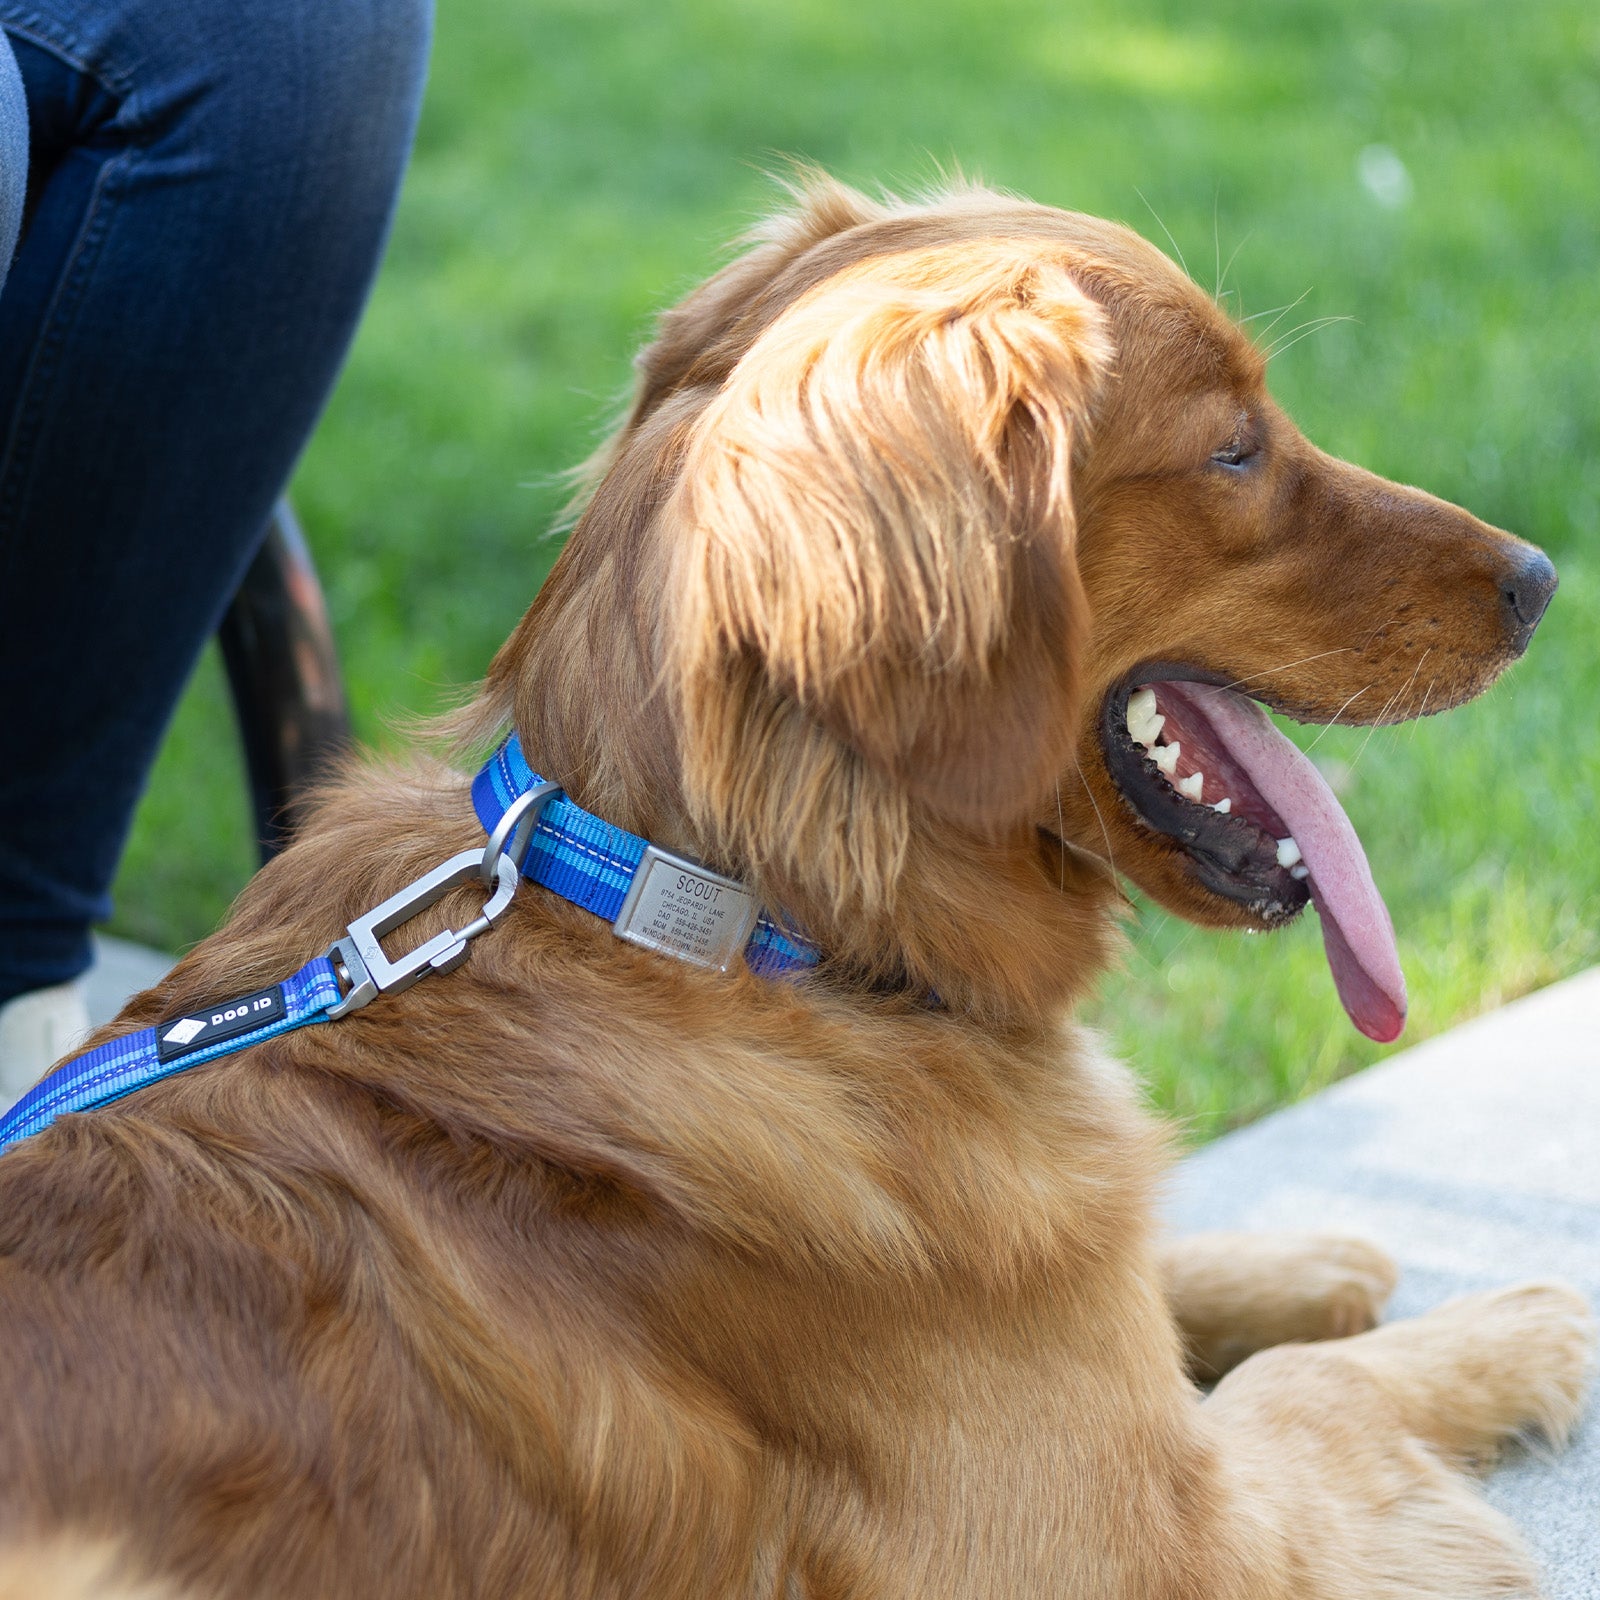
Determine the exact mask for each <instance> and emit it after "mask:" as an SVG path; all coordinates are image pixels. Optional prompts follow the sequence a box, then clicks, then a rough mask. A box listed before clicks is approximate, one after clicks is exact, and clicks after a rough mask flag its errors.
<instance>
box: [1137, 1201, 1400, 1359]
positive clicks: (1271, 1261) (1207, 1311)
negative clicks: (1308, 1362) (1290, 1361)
mask: <svg viewBox="0 0 1600 1600" xmlns="http://www.w3.org/2000/svg"><path fill="white" fill-rule="evenodd" d="M1159 1260H1160V1264H1161V1271H1162V1279H1163V1285H1164V1287H1165V1290H1166V1295H1167V1303H1168V1305H1169V1306H1170V1307H1171V1308H1172V1314H1173V1316H1174V1317H1175V1318H1176V1319H1177V1323H1178V1327H1179V1328H1180V1330H1181V1331H1182V1333H1183V1341H1184V1348H1185V1351H1186V1352H1187V1355H1188V1361H1189V1370H1190V1372H1191V1374H1192V1375H1193V1376H1194V1377H1195V1378H1196V1379H1197V1380H1199V1381H1200V1382H1203V1383H1210V1382H1214V1381H1215V1380H1216V1379H1218V1378H1220V1377H1221V1376H1222V1375H1223V1373H1225V1372H1229V1371H1231V1370H1232V1369H1233V1368H1234V1367H1236V1366H1238V1365H1239V1363H1240V1362H1241V1361H1243V1360H1244V1359H1245V1358H1246V1357H1247V1356H1251V1355H1254V1354H1255V1352H1256V1351H1257V1350H1265V1349H1266V1348H1267V1347H1268V1346H1270V1345H1275V1344H1305V1343H1308V1342H1311V1341H1313V1340H1318V1339H1342V1338H1345V1337H1346V1336H1348V1335H1350V1334H1353V1333H1363V1332H1365V1331H1366V1330H1367V1329H1368V1328H1370V1327H1372V1326H1374V1325H1375V1324H1376V1322H1377V1320H1378V1313H1379V1312H1380V1311H1381V1310H1382V1309H1383V1306H1384V1303H1385V1302H1386V1301H1387V1300H1388V1298H1389V1295H1390V1293H1391V1292H1392V1291H1393V1289H1394V1286H1395V1280H1396V1277H1397V1276H1398V1273H1397V1269H1396V1267H1395V1264H1394V1262H1393V1261H1392V1260H1390V1258H1389V1257H1388V1256H1387V1255H1385V1254H1384V1252H1383V1251H1381V1250H1380V1249H1378V1247H1377V1246H1376V1245H1372V1244H1368V1243H1367V1242H1366V1241H1365V1240H1363V1239H1352V1238H1349V1237H1347V1236H1344V1235H1341V1234H1332V1233H1287V1232H1285V1233H1195V1234H1187V1235H1184V1236H1182V1237H1179V1238H1173V1239H1168V1240H1166V1241H1165V1242H1164V1243H1163V1244H1162V1246H1161V1247H1160V1251H1159Z"/></svg>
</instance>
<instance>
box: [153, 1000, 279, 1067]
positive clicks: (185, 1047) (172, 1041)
mask: <svg viewBox="0 0 1600 1600" xmlns="http://www.w3.org/2000/svg"><path fill="white" fill-rule="evenodd" d="M286 1015H287V1008H286V1007H285V1005H284V1001H283V985H282V984H281V983H275V984H273V986H272V987H271V988H270V989H257V990H256V992H255V993H254V994H247V995H244V996H243V997H242V998H240V999H238V1000H225V1001H224V1002H223V1003H222V1004H221V1005H220V1006H206V1007H205V1008H204V1009H203V1010H200V1011H191V1012H188V1013H187V1014H186V1015H184V1016H181V1017H174V1018H173V1019H172V1020H171V1021H170V1022H163V1023H161V1024H159V1025H158V1026H157V1028H156V1059H157V1060H159V1061H175V1060H177V1058H178V1057H179V1056H186V1055H188V1054H190V1052H191V1051H195V1050H204V1049H205V1047H206V1046H207V1045H211V1044H219V1043H221V1041H222V1040H224V1039H233V1038H236V1037H237V1036H238V1035H239V1034H241V1033H249V1032H250V1031H251V1029H253V1028H264V1027H265V1026H266V1025H267V1024H268V1023H269V1022H281V1021H282V1020H283V1019H284V1017H285V1016H286Z"/></svg>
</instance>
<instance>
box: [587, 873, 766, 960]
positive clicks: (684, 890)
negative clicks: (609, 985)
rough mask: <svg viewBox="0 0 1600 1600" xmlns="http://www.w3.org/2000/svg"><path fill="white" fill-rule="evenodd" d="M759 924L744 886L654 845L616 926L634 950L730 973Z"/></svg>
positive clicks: (753, 906) (620, 912)
mask: <svg viewBox="0 0 1600 1600" xmlns="http://www.w3.org/2000/svg"><path fill="white" fill-rule="evenodd" d="M755 920H756V901H755V896H754V895H753V894H751V893H750V891H749V890H748V889H747V888H745V886H744V885H743V884H742V883H739V882H738V881H737V880H736V879H733V878H724V877H723V876H722V874H721V873H720V872H712V871H710V870H709V869H708V868H706V867H702V866H698V865H696V863H695V862H693V861H685V860H684V859H683V857H682V856H675V855H671V854H669V853H668V852H667V851H665V850H659V849H657V848H656V846H655V845H653V844H652V845H646V846H645V852H644V858H643V859H642V860H641V861H640V863H639V870H638V871H637V872H636V873H634V875H633V884H632V886H631V887H630V888H629V890H628V898H627V899H626V900H624V901H623V902H622V910H621V911H619V912H618V913H617V920H616V921H615V922H614V923H612V925H611V926H612V928H613V929H614V930H615V932H616V934H617V936H618V937H619V938H622V939H627V940H629V941H630V942H631V943H633V944H642V945H644V946H645V947H646V949H649V950H659V951H661V952H662V954H663V955H669V956H676V957H677V958H678V959H679V960H680V961H692V962H693V963H694V964H695V965H696V966H697V967H710V968H712V969H713V970H714V971H717V972H726V971H727V970H728V968H729V967H730V966H731V965H732V964H733V962H734V961H735V960H737V959H738V956H739V954H740V952H741V951H742V950H743V949H744V947H745V945H746V943H747V942H748V941H749V938H750V930H751V929H752V928H753V927H754V926H755Z"/></svg>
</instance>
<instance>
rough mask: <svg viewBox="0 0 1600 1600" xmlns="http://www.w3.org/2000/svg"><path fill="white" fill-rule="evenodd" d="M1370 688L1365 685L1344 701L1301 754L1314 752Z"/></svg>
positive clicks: (1368, 685)
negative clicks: (1328, 732) (1330, 729)
mask: <svg viewBox="0 0 1600 1600" xmlns="http://www.w3.org/2000/svg"><path fill="white" fill-rule="evenodd" d="M1371 687H1372V685H1371V684H1370V683H1369V684H1367V685H1365V686H1364V687H1363V688H1360V689H1357V690H1356V692H1355V693H1354V694H1353V695H1351V696H1350V698H1349V699H1348V700H1346V701H1345V703H1344V704H1343V705H1342V706H1340V707H1339V709H1338V710H1337V711H1335V712H1334V714H1333V715H1332V716H1331V717H1330V718H1329V719H1328V720H1327V721H1326V722H1325V723H1323V725H1322V732H1321V733H1319V734H1318V735H1317V736H1316V738H1315V739H1313V740H1312V741H1311V743H1310V744H1308V745H1307V746H1306V747H1305V749H1304V751H1303V752H1302V754H1304V755H1310V754H1311V752H1312V751H1313V750H1315V749H1316V748H1317V746H1318V745H1319V744H1321V743H1322V740H1323V737H1324V735H1326V733H1327V731H1328V729H1329V728H1332V727H1335V726H1337V724H1338V721H1339V718H1340V717H1342V716H1343V715H1344V714H1345V712H1346V711H1347V710H1349V708H1350V707H1351V705H1353V704H1354V703H1355V701H1357V700H1359V699H1360V698H1361V696H1362V695H1364V694H1365V693H1366V692H1367V690H1368V689H1370V688H1371Z"/></svg>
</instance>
